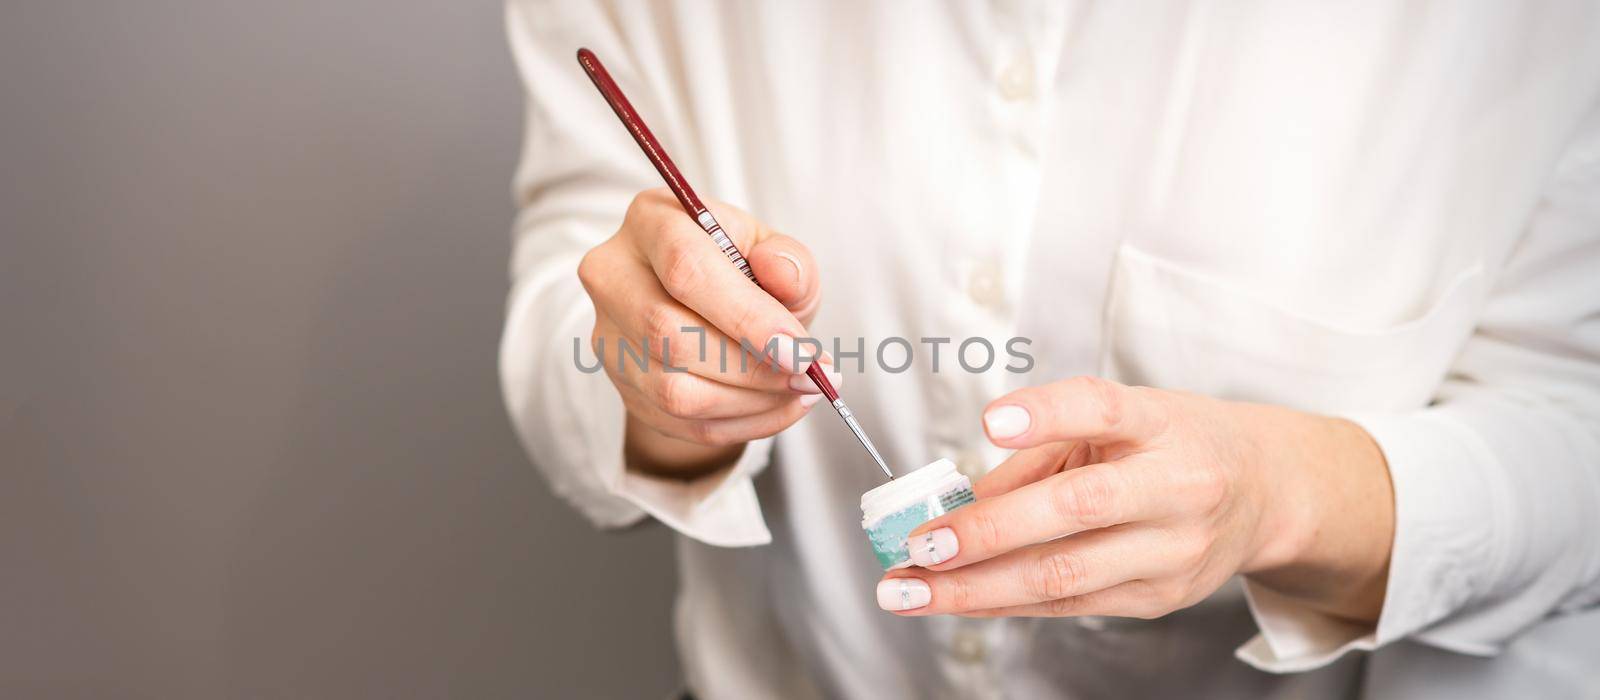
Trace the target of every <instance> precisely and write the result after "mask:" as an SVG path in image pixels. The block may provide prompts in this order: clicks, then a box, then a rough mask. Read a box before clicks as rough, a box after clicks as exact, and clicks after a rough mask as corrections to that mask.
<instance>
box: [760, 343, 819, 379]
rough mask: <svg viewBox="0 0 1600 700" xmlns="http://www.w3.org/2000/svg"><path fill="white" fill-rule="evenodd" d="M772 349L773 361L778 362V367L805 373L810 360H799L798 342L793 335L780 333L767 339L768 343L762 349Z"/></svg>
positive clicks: (792, 372) (793, 372) (794, 372)
mask: <svg viewBox="0 0 1600 700" xmlns="http://www.w3.org/2000/svg"><path fill="white" fill-rule="evenodd" d="M767 348H771V349H772V357H771V361H772V362H775V363H777V365H778V369H780V370H782V371H785V372H788V373H789V374H805V373H806V368H808V367H810V366H811V363H809V362H798V360H797V358H796V357H795V352H796V351H797V350H799V344H798V342H797V341H796V340H795V339H794V338H793V337H791V336H789V335H787V334H784V333H779V334H777V335H774V336H772V337H771V338H769V339H767V344H766V345H764V346H762V349H763V350H765V349H767Z"/></svg>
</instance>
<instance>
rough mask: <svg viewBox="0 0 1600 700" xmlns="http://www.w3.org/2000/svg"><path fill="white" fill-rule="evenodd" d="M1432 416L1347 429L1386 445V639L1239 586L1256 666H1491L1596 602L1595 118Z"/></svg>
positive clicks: (1598, 329) (1599, 559)
mask: <svg viewBox="0 0 1600 700" xmlns="http://www.w3.org/2000/svg"><path fill="white" fill-rule="evenodd" d="M1496 282H1497V283H1496V285H1495V288H1494V290H1493V291H1492V292H1491V294H1490V296H1489V298H1488V299H1487V300H1486V302H1485V305H1484V309H1483V313H1482V315H1481V316H1480V319H1479V324H1478V327H1477V328H1476V330H1475V332H1474V334H1473V336H1472V337H1471V338H1470V339H1469V340H1468V341H1467V342H1466V343H1465V345H1464V346H1463V348H1462V351H1461V354H1460V355H1459V356H1458V358H1457V360H1456V364H1455V365H1454V367H1453V368H1452V371H1451V373H1450V375H1449V377H1448V379H1447V380H1446V381H1445V382H1444V385H1443V386H1442V388H1441V389H1440V391H1439V392H1438V394H1437V396H1436V398H1435V401H1434V402H1433V404H1432V405H1430V406H1428V407H1427V408H1423V409H1421V410H1416V411H1412V412H1409V413H1400V414H1371V415H1355V416H1349V417H1350V418H1351V419H1352V420H1354V421H1356V422H1357V423H1359V424H1360V425H1361V426H1362V427H1363V428H1365V429H1366V430H1367V432H1369V433H1370V434H1371V435H1372V437H1373V438H1374V439H1375V440H1376V441H1377V443H1378V446H1379V447H1380V448H1381V449H1382V450H1383V453H1384V456H1385V458H1386V459H1387V460H1388V463H1389V473H1390V476H1391V478H1392V480H1393V484H1394V494H1395V521H1396V522H1395V539H1394V548H1393V553H1392V555H1391V558H1390V567H1389V581H1388V586H1387V592H1386V598H1385V600H1384V605H1383V610H1382V612H1381V613H1380V616H1379V618H1378V622H1377V624H1376V625H1368V626H1363V625H1354V624H1350V623H1349V622H1347V621H1342V620H1338V619H1334V618H1331V617H1329V616H1326V615H1323V614H1321V613H1318V612H1316V611H1313V610H1310V609H1307V608H1305V607H1304V606H1301V605H1298V604H1297V603H1295V602H1293V601H1291V600H1289V599H1287V598H1284V597H1282V596H1279V595H1277V594H1275V593H1273V592H1272V591H1269V590H1266V589H1264V588H1262V587H1260V586H1254V585H1252V584H1250V583H1249V581H1248V579H1246V583H1245V586H1246V591H1247V596H1248V600H1249V604H1250V609H1251V613H1252V614H1253V615H1254V616H1255V619H1256V622H1257V624H1258V626H1259V628H1260V632H1261V633H1260V635H1258V636H1257V637H1256V638H1255V639H1252V640H1251V641H1250V642H1249V643H1247V644H1245V645H1244V646H1243V647H1241V648H1240V649H1239V651H1238V656H1239V658H1241V659H1242V660H1244V661H1246V662H1247V663H1250V664H1252V665H1254V666H1256V667H1258V668H1261V669H1263V670H1267V671H1275V672H1292V671H1301V670H1306V669H1310V668H1315V667H1318V666H1321V665H1323V664H1326V663H1328V662H1330V661H1332V660H1334V659H1335V658H1337V657H1339V656H1340V655H1341V654H1343V653H1344V652H1346V651H1348V650H1350V649H1367V650H1370V649H1375V648H1377V647H1379V646H1382V645H1383V644H1386V643H1389V642H1392V641H1394V640H1397V639H1402V638H1406V639H1410V640H1413V641H1417V642H1420V643H1423V644H1428V645H1431V646H1435V647H1438V648H1442V649H1447V650H1451V651H1455V652H1459V653H1463V654H1475V655H1492V654H1495V653H1497V652H1498V651H1499V650H1500V649H1501V648H1502V647H1504V646H1505V645H1506V644H1507V643H1508V642H1510V641H1511V640H1512V639H1514V638H1515V637H1516V636H1517V634H1518V633H1520V632H1522V631H1523V630H1526V629H1528V628H1530V627H1532V626H1534V625H1537V624H1539V622H1540V621H1541V620H1543V619H1545V618H1546V617H1549V616H1552V615H1560V614H1563V613H1568V612H1576V611H1579V610H1583V609H1585V608H1589V607H1592V606H1594V605H1596V604H1597V603H1600V545H1597V544H1596V540H1595V537H1594V536H1595V533H1597V532H1600V119H1596V117H1595V116H1593V113H1592V114H1591V117H1590V118H1589V120H1588V126H1587V127H1586V128H1585V129H1584V130H1583V131H1582V132H1581V135H1580V137H1579V139H1578V140H1577V141H1575V142H1574V145H1573V146H1571V147H1569V148H1568V150H1567V151H1566V153H1565V155H1564V156H1563V157H1562V159H1561V160H1560V163H1559V165H1558V166H1557V167H1556V169H1555V173H1554V175H1553V177H1552V179H1551V181H1550V184H1549V185H1548V186H1547V188H1546V189H1545V194H1544V196H1543V197H1542V199H1541V202H1540V204H1539V206H1538V208H1537V210H1536V212H1535V215H1534V217H1533V219H1532V221H1531V223H1530V225H1529V226H1528V228H1527V229H1526V230H1525V232H1524V233H1523V235H1522V237H1521V239H1520V240H1519V241H1517V243H1516V245H1515V247H1513V248H1512V249H1511V252H1510V254H1509V255H1508V256H1507V258H1506V263H1505V266H1504V268H1503V269H1502V270H1501V272H1500V275H1499V277H1498V279H1497V281H1496Z"/></svg>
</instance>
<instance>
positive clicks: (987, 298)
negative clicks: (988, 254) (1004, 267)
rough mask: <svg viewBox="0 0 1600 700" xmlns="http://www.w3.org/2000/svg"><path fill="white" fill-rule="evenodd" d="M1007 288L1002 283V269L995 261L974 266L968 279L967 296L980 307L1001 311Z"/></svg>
mask: <svg viewBox="0 0 1600 700" xmlns="http://www.w3.org/2000/svg"><path fill="white" fill-rule="evenodd" d="M1005 294H1006V292H1005V287H1004V286H1003V285H1002V284H1001V282H1000V269H999V266H998V265H996V264H995V263H994V262H993V261H989V260H986V261H983V262H980V263H978V264H977V265H974V266H973V268H972V276H971V277H969V278H968V279H967V296H969V297H971V298H972V300H973V301H974V302H977V304H978V305H979V306H982V307H984V308H987V309H989V310H991V311H999V310H1000V309H1001V307H1002V306H1003V305H1004V303H1005Z"/></svg>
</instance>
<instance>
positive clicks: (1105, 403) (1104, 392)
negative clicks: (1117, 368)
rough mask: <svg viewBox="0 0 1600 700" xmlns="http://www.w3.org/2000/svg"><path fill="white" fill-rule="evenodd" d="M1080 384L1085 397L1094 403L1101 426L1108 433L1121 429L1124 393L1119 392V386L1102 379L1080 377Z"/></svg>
mask: <svg viewBox="0 0 1600 700" xmlns="http://www.w3.org/2000/svg"><path fill="white" fill-rule="evenodd" d="M1078 382H1079V385H1080V386H1079V388H1080V389H1081V390H1082V391H1083V393H1084V395H1085V396H1088V397H1089V400H1090V401H1091V402H1093V406H1094V409H1095V411H1096V412H1097V415H1096V418H1097V419H1098V420H1099V421H1100V425H1101V426H1102V427H1103V428H1104V429H1106V430H1107V431H1114V430H1116V429H1117V428H1118V427H1120V426H1121V425H1122V417H1123V405H1122V392H1120V391H1117V389H1118V387H1117V385H1115V384H1113V383H1111V382H1110V381H1109V380H1106V379H1101V378H1100V377H1079V378H1078Z"/></svg>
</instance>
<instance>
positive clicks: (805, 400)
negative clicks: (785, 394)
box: [800, 394, 822, 408]
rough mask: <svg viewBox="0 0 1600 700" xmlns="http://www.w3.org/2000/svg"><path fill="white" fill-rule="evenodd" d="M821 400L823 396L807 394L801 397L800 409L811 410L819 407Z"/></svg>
mask: <svg viewBox="0 0 1600 700" xmlns="http://www.w3.org/2000/svg"><path fill="white" fill-rule="evenodd" d="M820 400H822V394H806V395H805V396H802V397H800V407H801V408H811V407H812V406H815V405H817V402H818V401H820Z"/></svg>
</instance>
